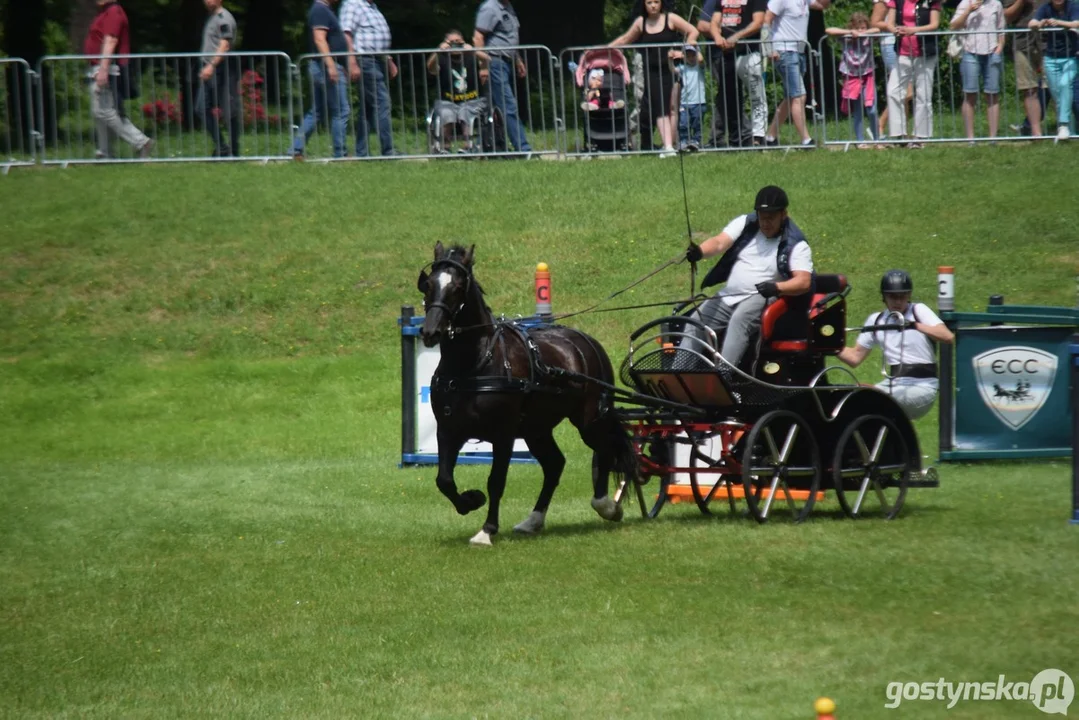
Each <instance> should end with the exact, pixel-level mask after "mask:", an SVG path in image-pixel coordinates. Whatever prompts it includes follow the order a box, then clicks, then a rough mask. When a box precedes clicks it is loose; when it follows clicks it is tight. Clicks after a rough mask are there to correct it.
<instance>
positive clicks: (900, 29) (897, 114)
mask: <svg viewBox="0 0 1079 720" xmlns="http://www.w3.org/2000/svg"><path fill="white" fill-rule="evenodd" d="M885 22H886V23H887V26H888V32H890V33H893V34H895V35H898V36H899V59H898V61H897V62H896V66H895V70H894V71H893V72H892V73H891V74H889V75H888V134H889V135H891V136H892V137H903V134H904V133H905V132H906V129H907V108H906V102H905V95H906V87H907V84H908V83H910V82H911V79H912V78H913V81H914V138H915V139H916V140H917V139H922V140H924V139H928V138H930V137H932V136H933V75H934V72H935V70H936V66H937V44H938V43H937V38H936V36H935V35H930V36H927V37H921V38H920V37H918V33H924V32H934V31H935V30H936V29H937V28H938V27H940V0H888V15H887V19H886V21H885ZM897 22H898V23H899V24H898V25H896V23H897ZM910 147H912V148H920V147H922V144H921V143H919V142H913V143H911V144H910Z"/></svg>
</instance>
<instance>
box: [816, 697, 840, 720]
mask: <svg viewBox="0 0 1079 720" xmlns="http://www.w3.org/2000/svg"><path fill="white" fill-rule="evenodd" d="M813 709H814V710H815V711H816V713H817V720H835V702H834V701H833V700H832V699H831V698H826V697H819V698H817V700H816V702H814V703H813Z"/></svg>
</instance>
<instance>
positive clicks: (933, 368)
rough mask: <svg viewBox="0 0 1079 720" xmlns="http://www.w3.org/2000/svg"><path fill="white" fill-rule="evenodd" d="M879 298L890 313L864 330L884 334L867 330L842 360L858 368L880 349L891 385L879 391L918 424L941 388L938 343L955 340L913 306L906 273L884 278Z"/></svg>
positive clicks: (924, 310)
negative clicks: (877, 347)
mask: <svg viewBox="0 0 1079 720" xmlns="http://www.w3.org/2000/svg"><path fill="white" fill-rule="evenodd" d="M880 292H881V297H882V299H883V300H884V304H885V306H886V308H887V309H886V310H884V311H881V312H875V313H873V314H871V315H870V316H869V317H868V318H867V319H866V321H865V328H874V327H878V326H879V327H880V328H881V329H879V330H875V329H863V331H862V333H861V334H860V335H858V340H857V341H856V343H855V345H854V346H853V347H848V348H843V350H842V351H841V352H840V353H839V355H838V357H839V359H840V360H842V361H843V362H845V363H846V364H847V365H850V366H851V367H858V366H859V365H861V364H862V361H863V360H865V359H866V357H868V356H869V352H870V351H871V350H872V349H873V348H874V347H875V346H878V345H879V346H880V348H881V351H882V352H883V353H884V363H885V365H886V366H887V375H888V379H887V380H884V381H883V382H880V383H877V387H878V388H879V389H881V390H883V391H884V392H886V393H888V394H889V395H891V396H892V397H893V398H895V401H896V402H898V403H899V406H900V407H902V408H903V411H904V412H906V414H907V417H909V418H910V419H911V420H917V419H918V418H920V417H922V416H923V415H925V414H926V413H928V412H929V409H930V408H931V407H933V401H934V400H936V397H937V391H938V389H939V386H940V384H939V382H938V381H937V357H936V347H935V346H934V343H935V342H943V343H951V342H953V341H954V340H955V335H953V334H952V331H951V330H949V329H948V327H947V326H946V325H945V324H944V323H943V322H942V321H941V319H940V318H939V317H937V314H936V313H934V312H933V311H932V310H930V309H929V307H928V306H927V305H925V304H923V303H912V302H911V301H910V297H911V294H912V293H913V292H914V281H913V280H911V277H910V274H909V273H908V272H906V271H905V270H889V271H888V272H886V273H884V277H882V278H881V280H880ZM900 325H902V326H903V329H902V330H900V329H899V328H898V327H897V326H900Z"/></svg>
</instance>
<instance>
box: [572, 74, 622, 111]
mask: <svg viewBox="0 0 1079 720" xmlns="http://www.w3.org/2000/svg"><path fill="white" fill-rule="evenodd" d="M604 76H605V73H604V72H603V68H592V70H590V71H589V72H588V89H587V90H585V93H584V102H582V103H581V109H582V110H584V111H585V112H589V111H590V110H599V109H600V107H604V106H605V107H607V108H608V109H611V108H613V109H615V110H621V109H622V108H624V107H625V106H626V101H625V100H611V97H610V93H609V92H608V93H604V92H603V78H604ZM604 101H606V102H604ZM600 103H603V105H601V104H600Z"/></svg>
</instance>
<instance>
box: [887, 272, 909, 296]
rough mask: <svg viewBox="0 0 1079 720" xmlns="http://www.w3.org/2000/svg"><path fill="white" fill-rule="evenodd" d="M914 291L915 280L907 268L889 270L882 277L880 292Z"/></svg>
mask: <svg viewBox="0 0 1079 720" xmlns="http://www.w3.org/2000/svg"><path fill="white" fill-rule="evenodd" d="M909 292H914V281H913V280H911V278H910V273H908V272H907V271H906V270H889V271H888V272H886V273H884V277H882V278H881V279H880V294H881V295H889V294H892V293H909Z"/></svg>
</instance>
